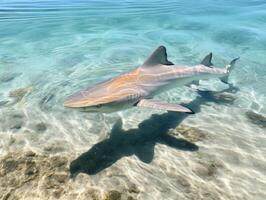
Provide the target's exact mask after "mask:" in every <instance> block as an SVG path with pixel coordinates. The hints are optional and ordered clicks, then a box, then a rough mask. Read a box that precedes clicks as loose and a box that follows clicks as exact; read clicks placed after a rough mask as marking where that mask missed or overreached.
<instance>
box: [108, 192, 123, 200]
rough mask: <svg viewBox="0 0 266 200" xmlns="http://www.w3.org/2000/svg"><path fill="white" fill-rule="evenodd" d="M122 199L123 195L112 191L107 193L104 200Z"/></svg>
mask: <svg viewBox="0 0 266 200" xmlns="http://www.w3.org/2000/svg"><path fill="white" fill-rule="evenodd" d="M120 199H121V193H120V192H118V191H116V190H111V191H109V192H107V194H106V195H105V197H104V200H120Z"/></svg>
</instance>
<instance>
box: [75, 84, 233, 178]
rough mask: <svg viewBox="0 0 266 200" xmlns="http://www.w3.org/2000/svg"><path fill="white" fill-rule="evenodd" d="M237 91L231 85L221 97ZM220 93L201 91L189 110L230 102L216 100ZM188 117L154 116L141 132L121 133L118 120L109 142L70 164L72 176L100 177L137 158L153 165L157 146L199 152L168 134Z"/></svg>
mask: <svg viewBox="0 0 266 200" xmlns="http://www.w3.org/2000/svg"><path fill="white" fill-rule="evenodd" d="M237 91H238V89H237V88H236V87H233V86H232V85H230V86H229V88H228V89H226V90H223V91H221V92H219V93H222V92H229V93H235V92H237ZM217 93H218V92H211V91H198V94H199V95H198V96H197V98H196V99H195V100H193V101H192V102H190V103H189V104H187V105H186V106H187V107H189V108H191V109H192V110H193V111H194V112H195V113H197V112H199V111H200V106H201V105H204V104H206V103H209V102H215V103H228V101H225V102H223V99H217V98H216V97H215V95H216V94H217ZM188 115H189V114H185V113H177V112H167V113H164V114H160V115H159V114H154V115H152V116H151V117H150V118H149V119H147V120H144V121H143V122H141V123H140V124H139V126H138V128H135V129H130V130H126V131H125V130H123V129H122V120H121V119H120V120H118V121H117V122H116V123H115V124H114V126H113V128H112V130H111V133H110V137H109V138H107V139H105V140H103V141H101V142H99V143H97V144H95V145H94V146H93V147H92V148H91V149H89V150H88V151H87V152H85V153H83V154H81V155H80V156H79V157H78V158H77V159H75V160H73V161H72V162H71V163H70V173H71V176H75V175H77V174H78V173H86V174H88V175H94V174H97V173H98V172H100V171H102V170H104V169H106V168H108V167H110V166H111V165H112V164H114V163H115V162H116V161H118V160H119V159H121V158H123V157H124V156H131V155H136V156H137V157H138V158H139V159H140V160H141V161H143V162H145V163H150V162H151V161H152V160H153V157H154V147H155V145H156V143H161V144H165V145H167V146H170V147H172V148H175V149H178V150H183V151H197V150H198V149H199V147H198V146H197V145H196V144H193V143H191V142H188V141H186V140H184V139H179V138H175V137H173V136H171V135H169V134H167V132H168V130H169V129H170V128H175V127H176V126H178V125H179V124H180V123H181V122H182V121H183V120H184V119H185V118H186V117H187V116H188Z"/></svg>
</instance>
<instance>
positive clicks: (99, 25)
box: [0, 0, 266, 199]
mask: <svg viewBox="0 0 266 200" xmlns="http://www.w3.org/2000/svg"><path fill="white" fill-rule="evenodd" d="M0 44H1V47H0V111H1V112H0V118H1V119H0V132H1V135H0V137H2V142H1V143H0V144H1V146H0V152H2V153H4V152H6V151H8V150H10V149H18V148H33V149H35V150H36V151H40V152H42V151H45V148H46V147H47V146H49V145H50V146H52V147H53V148H54V149H55V150H54V152H55V153H58V152H68V151H71V152H72V153H73V152H77V153H76V154H77V156H78V155H79V154H80V153H82V152H85V151H87V150H88V149H89V148H90V147H92V146H93V145H94V144H96V143H97V142H99V141H101V140H102V139H103V138H106V137H108V134H109V133H110V129H111V128H112V126H113V124H114V122H115V121H116V120H117V117H121V118H122V119H123V126H124V128H125V129H130V128H136V127H138V125H139V124H140V123H141V122H142V121H143V120H145V119H148V118H149V117H150V116H151V115H152V114H154V113H157V114H161V112H158V111H154V110H139V109H131V110H127V111H123V112H120V113H115V114H111V115H108V116H103V115H99V114H91V115H88V114H84V113H79V112H76V111H72V110H68V109H66V108H64V107H63V106H62V102H63V101H64V99H65V98H66V97H67V96H68V95H70V94H72V93H73V92H75V91H77V90H79V89H82V88H83V87H87V86H90V85H92V84H94V83H97V82H100V81H102V80H105V79H108V78H111V77H113V76H115V75H118V74H120V73H123V72H126V71H129V70H131V69H133V68H135V67H137V66H139V65H140V64H142V62H143V61H144V60H145V59H146V57H147V56H148V55H149V54H150V53H151V52H152V51H153V50H154V49H155V48H156V47H157V46H159V45H164V46H166V48H167V51H168V56H169V60H171V61H172V62H174V63H187V64H196V63H199V62H200V60H201V59H202V58H203V57H204V56H205V55H206V54H208V53H209V52H213V54H214V63H215V64H217V65H218V66H224V65H225V64H227V62H228V61H229V60H231V59H232V58H234V57H238V56H240V57H241V59H240V61H239V63H237V66H236V69H235V70H234V71H233V72H232V75H231V76H230V82H231V83H233V85H234V86H236V87H238V88H239V89H240V90H239V91H238V92H237V93H235V94H234V97H235V98H236V100H235V101H234V103H231V104H226V105H225V104H219V103H217V102H216V103H214V102H207V103H206V102H204V103H203V105H202V106H201V110H199V111H198V112H197V114H196V115H194V116H191V117H188V118H186V119H185V121H184V123H186V124H189V125H192V126H194V127H198V128H201V129H203V130H206V131H210V130H212V131H213V133H212V134H211V135H212V136H213V138H212V139H209V140H207V141H206V142H205V143H203V144H199V146H201V147H203V149H205V150H206V152H207V151H208V150H210V151H212V149H213V148H214V149H216V150H217V151H215V150H214V151H213V152H214V154H215V152H216V153H217V154H215V155H216V156H217V157H218V158H219V159H221V160H223V159H224V157H223V156H225V155H227V154H226V153H225V152H224V151H219V146H221V148H222V149H223V150H224V149H226V148H231V146H234V145H236V143H237V146H238V150H236V152H238V153H240V154H241V155H242V154H245V153H246V154H248V153H249V152H251V153H252V152H253V153H254V152H257V153H258V155H261V159H262V160H263V159H266V158H265V156H263V155H266V150H265V148H263V145H262V142H263V141H265V140H266V139H265V137H266V135H265V128H261V127H259V126H256V125H255V124H252V123H250V122H249V121H248V120H247V118H246V115H245V113H246V112H247V111H256V112H257V113H260V114H262V115H263V114H264V115H265V114H266V2H265V1H264V0H235V1H229V0H216V1H211V0H202V1H196V2H195V1H186V0H180V1H174V0H169V1H161V0H156V1H151V0H146V1H137V0H129V1H121V0H118V1H108V0H99V1H85V0H83V1H82V0H77V1H74V0H69V1H67V0H46V1H29V0H21V1H19V0H0ZM29 87H30V89H29ZM201 87H202V88H205V89H208V90H215V91H219V90H221V89H224V88H226V87H227V86H226V85H224V84H222V83H221V82H220V81H218V80H210V81H203V82H202V86H201ZM18 88H28V93H27V95H26V96H24V98H23V99H22V100H21V101H19V102H15V103H14V102H13V101H14V99H12V98H11V97H10V92H11V91H14V90H15V89H18ZM197 96H198V94H197V93H196V92H193V91H191V89H189V88H186V87H184V88H176V89H174V90H171V91H167V92H166V93H165V94H162V95H161V96H159V97H158V98H162V99H165V100H168V101H172V102H180V103H182V102H183V103H189V102H192V101H193V100H194V99H195V98H196V97H197ZM14 116H15V117H14ZM16 116H20V117H16ZM18 118H19V119H18ZM99 121H101V122H103V123H99ZM40 122H43V123H45V124H46V125H47V130H45V131H44V133H36V131H37V132H38V129H36V126H35V125H36V123H40ZM232 122H234V123H232ZM264 123H265V122H264ZM14 127H15V128H14ZM11 136H12V137H15V138H17V142H15V143H13V144H12V145H9V142H8V141H9V139H10V137H11ZM234 137H235V138H234ZM215 138H216V139H217V138H219V140H218V139H217V140H215ZM213 140H214V141H213ZM242 140H243V141H242ZM236 141H238V142H239V143H238V142H236ZM240 141H242V142H243V143H241V142H240ZM244 143H245V145H246V146H245V145H242V144H244ZM264 144H265V143H264ZM241 145H242V146H241ZM249 145H251V147H250V148H246V147H247V146H249ZM43 149H44V150H43ZM170 149H171V148H170ZM170 149H169V147H167V146H159V147H158V149H157V154H155V155H157V156H158V157H159V158H160V159H165V160H163V161H162V162H164V161H165V162H168V161H169V160H167V157H165V156H163V155H164V154H165V152H167V154H168V156H169V157H168V158H169V159H170V158H172V157H171V156H173V152H172V151H173V150H170ZM251 149H252V151H251ZM243 152H244V153H243ZM160 155H161V157H160ZM182 156H183V158H184V159H185V158H186V156H187V154H184V155H183V154H182ZM227 156H228V155H227ZM225 158H226V156H225ZM130 159H132V160H130V162H132V163H131V165H132V168H130V167H128V165H126V164H127V163H122V164H121V163H120V164H121V165H122V166H126V167H125V169H126V170H129V171H130V170H131V172H130V173H131V176H133V177H134V178H135V180H136V181H137V182H138V180H139V179H138V178H139V177H138V175H139V174H142V176H144V174H146V173H148V172H147V171H145V170H148V169H149V166H147V165H144V164H143V163H141V162H140V163H139V166H141V169H138V170H137V169H135V168H134V166H135V165H134V163H137V162H138V159H135V157H130ZM134 159H135V160H134ZM122 160H123V159H122ZM225 160H226V159H225ZM232 160H234V159H232ZM133 161H134V162H133ZM264 161H265V160H264ZM121 162H123V161H121ZM191 162H192V161H191ZM225 162H226V161H225ZM157 164H158V163H157ZM179 164H180V165H178V163H171V162H169V165H170V168H171V167H172V166H175V165H176V166H179V167H181V166H184V165H182V162H181V163H179ZM226 164H228V166H230V165H231V164H232V163H230V161H228V163H226ZM142 165H144V166H145V167H143V166H142ZM192 165H193V163H192ZM232 165H233V164H232ZM158 166H160V165H159V164H158ZM158 166H157V165H156V164H154V165H152V167H153V168H152V169H153V173H154V174H157V175H158V176H160V173H159V172H158V171H156V170H157V169H158ZM150 167H151V166H150ZM156 167H157V168H156ZM159 168H160V167H159ZM106 170H112V168H107V169H106ZM143 170H144V171H143ZM234 173H236V174H237V170H236V171H234ZM236 176H237V175H236ZM151 177H152V176H151ZM232 177H234V176H233V175H232ZM146 178H147V180H153V179H152V178H151V179H149V178H150V177H146ZM227 178H228V180H229V185H230V184H232V185H234V184H236V183H235V182H234V181H231V182H230V177H226V178H224V179H227ZM263 178H264V181H265V180H266V177H265V173H264V176H263ZM95 179H97V180H98V179H99V177H97V178H95ZM99 180H100V179H99ZM171 180H172V179H170V178H169V177H168V178H167V177H166V178H165V181H166V182H163V183H161V184H165V187H166V188H167V187H170V186H171V187H174V186H173V185H171V184H172V182H171ZM244 180H245V179H244ZM96 182H97V181H96ZM249 183H250V182H247V185H246V186H247V187H248V186H249ZM252 183H253V182H252ZM139 184H141V181H139ZM169 184H170V185H169ZM217 184H218V183H217ZM154 185H156V183H154ZM143 187H144V188H145V185H144V186H143ZM150 187H151V188H152V189H151V188H148V191H150V192H151V193H152V192H154V191H156V187H155V186H154V187H153V185H152V183H151V186H150ZM239 187H240V186H239ZM241 187H242V186H241ZM146 189H147V188H146ZM149 189H151V190H149ZM244 193H245V192H243V194H244ZM161 194H162V193H160V192H159V193H158V198H163V196H162V195H161ZM169 195H170V196H171V195H175V194H174V193H173V194H172V193H170V194H169ZM141 197H142V198H144V199H152V196H149V195H147V196H145V195H144V196H141ZM253 199H254V198H253Z"/></svg>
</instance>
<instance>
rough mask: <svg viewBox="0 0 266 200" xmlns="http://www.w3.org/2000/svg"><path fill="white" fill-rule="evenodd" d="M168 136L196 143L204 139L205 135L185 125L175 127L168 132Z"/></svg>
mask: <svg viewBox="0 0 266 200" xmlns="http://www.w3.org/2000/svg"><path fill="white" fill-rule="evenodd" d="M169 134H171V135H174V136H180V135H181V136H182V137H184V138H185V139H186V140H187V141H189V142H192V143H194V142H198V141H202V140H203V139H205V138H206V134H205V133H203V131H202V130H200V129H198V128H195V127H190V126H187V125H180V126H177V127H176V128H175V129H171V130H169Z"/></svg>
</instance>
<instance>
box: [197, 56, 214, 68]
mask: <svg viewBox="0 0 266 200" xmlns="http://www.w3.org/2000/svg"><path fill="white" fill-rule="evenodd" d="M200 64H202V65H205V66H207V67H211V66H212V65H213V64H212V53H209V54H208V55H207V56H205V58H203V60H202V61H201V63H200Z"/></svg>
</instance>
